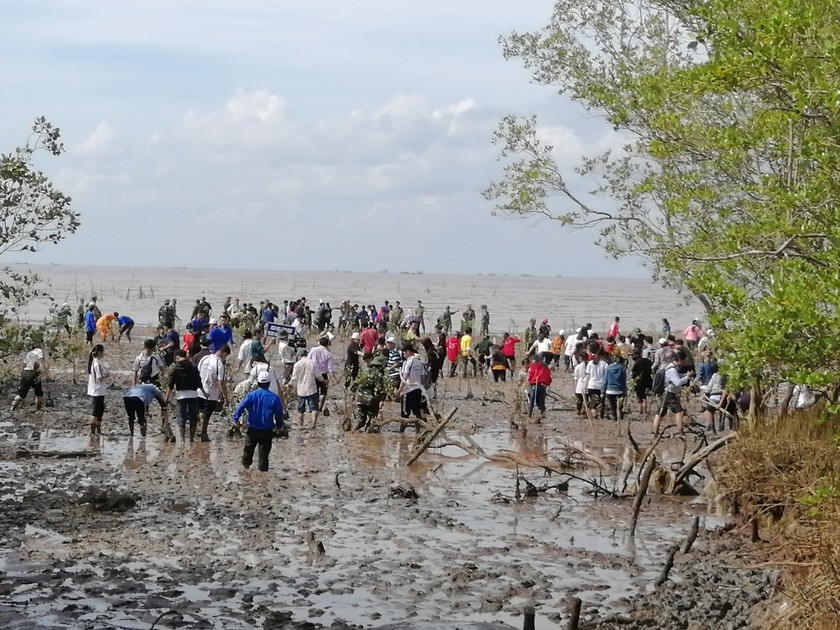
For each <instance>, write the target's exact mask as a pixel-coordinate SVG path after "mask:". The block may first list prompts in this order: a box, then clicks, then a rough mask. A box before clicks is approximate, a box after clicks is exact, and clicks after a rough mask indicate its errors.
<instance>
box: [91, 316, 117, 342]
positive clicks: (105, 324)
mask: <svg viewBox="0 0 840 630" xmlns="http://www.w3.org/2000/svg"><path fill="white" fill-rule="evenodd" d="M119 316H120V314H119V313H105V315H103V316H102V317H100V318H99V319H97V320H96V329H97V330H98V331H99V335H100V336H101V337H102V341H107V340H108V335H109V334H110V335H111V341H113V340H114V330H113V329H112V328H111V322H113V321H115V320H116V319H117V318H118V317H119Z"/></svg>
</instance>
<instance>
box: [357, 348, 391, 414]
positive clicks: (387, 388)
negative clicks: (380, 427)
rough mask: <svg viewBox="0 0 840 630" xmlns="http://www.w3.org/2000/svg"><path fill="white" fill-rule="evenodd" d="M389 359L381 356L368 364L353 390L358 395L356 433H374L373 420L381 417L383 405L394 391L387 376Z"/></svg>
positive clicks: (377, 356)
mask: <svg viewBox="0 0 840 630" xmlns="http://www.w3.org/2000/svg"><path fill="white" fill-rule="evenodd" d="M387 364H388V359H387V358H386V357H385V356H383V355H381V354H379V355H376V356H375V357H373V358H372V359H371V360H370V363H368V366H367V368H365V369H364V370H363V371H362V373H361V374H359V377H358V378H357V379H356V382H355V383H354V384H353V388H354V389H355V393H356V427H355V430H356V431H372V430H373V426H372V424H371V423H372V422H373V420H374V419H375V418H376V417H377V416H378V415H379V410H380V409H381V408H382V403H383V402H384V401H385V399H386V398H387V397H388V395H389V394H390V393H391V391H392V390H393V384H392V383H391V380H390V379H389V378H388V377H387V376H385V366H386V365H387Z"/></svg>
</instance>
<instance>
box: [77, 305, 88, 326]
mask: <svg viewBox="0 0 840 630" xmlns="http://www.w3.org/2000/svg"><path fill="white" fill-rule="evenodd" d="M87 310H88V309H87V307H86V306H85V301H84V299H80V300H79V306H77V307H76V326H78V327H79V329H80V330H81V329H84V327H85V315H86V314H87Z"/></svg>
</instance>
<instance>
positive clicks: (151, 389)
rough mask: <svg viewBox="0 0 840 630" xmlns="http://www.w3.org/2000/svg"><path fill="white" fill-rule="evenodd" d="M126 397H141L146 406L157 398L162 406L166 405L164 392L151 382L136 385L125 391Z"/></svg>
mask: <svg viewBox="0 0 840 630" xmlns="http://www.w3.org/2000/svg"><path fill="white" fill-rule="evenodd" d="M125 398H139V399H140V400H142V401H143V404H144V405H146V407H148V406H149V405H150V404H151V403H152V401H153V400H157V401H158V402H159V403H160V406H161V407H165V406H166V401H165V400H164V398H163V394H161V393H160V390H159V389H158V388H157V387H155V386H154V385H151V384H150V383H144V384H142V385H135V386H134V387H132V388H131V389H129V390H128V391H127V392H126V393H125Z"/></svg>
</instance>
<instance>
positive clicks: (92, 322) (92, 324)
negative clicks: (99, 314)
mask: <svg viewBox="0 0 840 630" xmlns="http://www.w3.org/2000/svg"><path fill="white" fill-rule="evenodd" d="M94 330H96V316H95V315H94V314H93V311H87V312H86V313H85V332H93V331H94Z"/></svg>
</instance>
